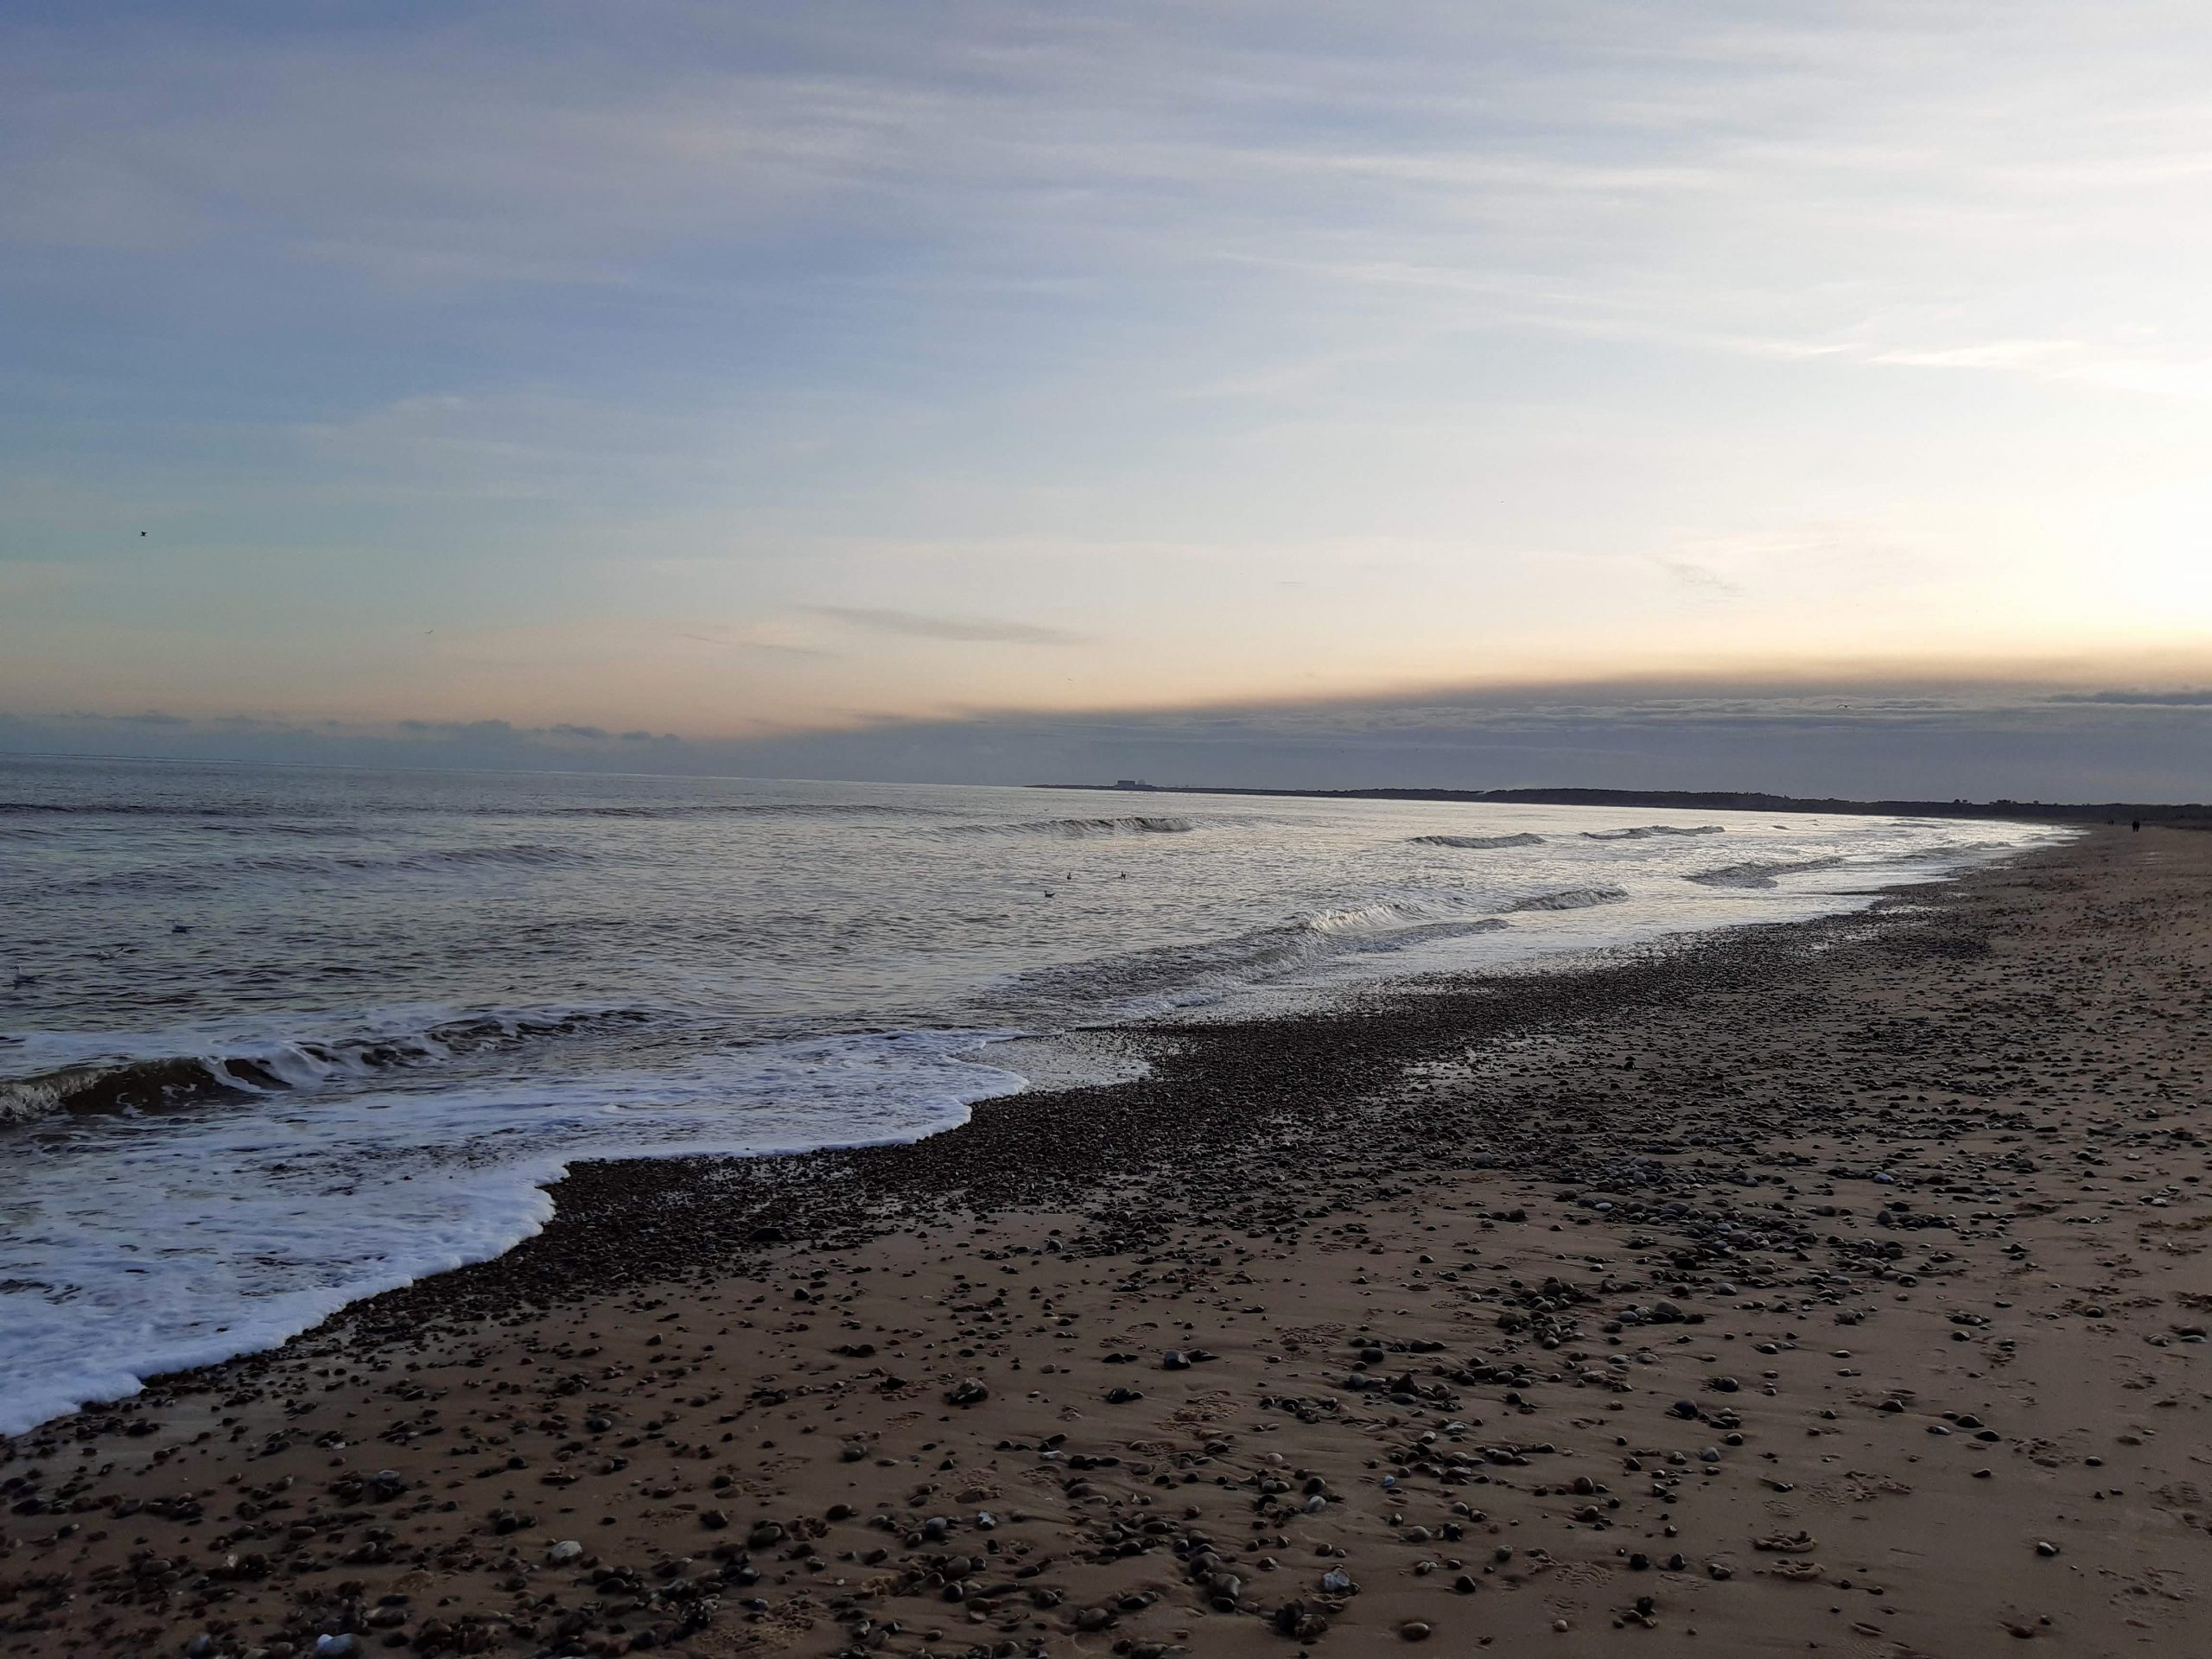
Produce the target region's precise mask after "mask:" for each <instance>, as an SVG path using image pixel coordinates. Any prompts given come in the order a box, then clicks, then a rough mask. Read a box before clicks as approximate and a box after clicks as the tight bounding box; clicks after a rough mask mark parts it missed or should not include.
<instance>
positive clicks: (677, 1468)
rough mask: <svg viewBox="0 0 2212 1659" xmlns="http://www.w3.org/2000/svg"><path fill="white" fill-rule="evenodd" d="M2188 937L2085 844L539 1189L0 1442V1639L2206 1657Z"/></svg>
mask: <svg viewBox="0 0 2212 1659" xmlns="http://www.w3.org/2000/svg"><path fill="white" fill-rule="evenodd" d="M2208 892H2212V836H2204V835H2197V834H2191V833H2188V832H2181V831H2161V830H2149V831H2145V832H2144V833H2142V834H2140V835H2131V834H2129V833H2127V832H2126V830H2125V829H2122V830H2120V831H2118V832H2104V833H2101V834H2097V835H2094V836H2092V837H2091V838H2089V839H2088V840H2087V841H2084V842H2081V843H2078V844H2076V845H2074V846H2071V847H2068V848H2065V849H2057V850H2055V851H2050V852H2045V853H2040V854H2037V855H2031V856H2029V857H2027V858H2025V859H2024V860H2022V861H2018V862H2016V863H2012V864H2010V865H2005V866H2001V867H1996V868H1990V869H1986V870H1984V871H1981V872H1978V873H1976V874H1972V875H1969V876H1967V877H1966V878H1964V879H1962V880H1958V881H1955V882H1953V883H1949V884H1946V885H1944V886H1942V887H1935V888H1921V889H1915V890H1910V891H1909V892H1907V893H1903V894H1900V895H1898V897H1897V899H1894V900H1891V901H1885V903H1884V904H1883V905H1882V906H1879V907H1878V909H1877V910H1876V911H1875V912H1872V914H1870V915H1865V916H1860V917H1856V918H1839V919H1836V920H1833V921H1829V922H1825V923H1818V924H1812V925H1802V926H1789V927H1777V928H1759V929H1751V930H1741V931H1737V932H1734V933H1732V934H1729V935H1726V936H1724V937H1722V938H1717V939H1713V940H1707V941H1700V942H1694V943H1692V944H1688V945H1687V946H1685V947H1683V948H1681V949H1679V950H1666V951H1649V952H1640V953H1636V954H1634V955H1631V956H1630V957H1625V958H1623V959H1619V960H1617V961H1613V962H1611V963H1605V964H1604V965H1600V966H1598V967H1595V968H1589V969H1577V970H1576V971H1573V972H1562V973H1558V974H1551V975H1545V976H1534V977H1524V978H1516V979H1510V980H1503V981H1499V982H1489V983H1480V984H1475V985H1471V986H1465V987H1461V988H1456V989H1452V990H1449V991H1443V992H1439V993H1437V994H1434V995H1423V996H1419V997H1397V998H1395V999H1392V1000H1389V1001H1376V1002H1374V1003H1372V1004H1370V1005H1368V1006H1363V1007H1356V1008H1353V1009H1350V1010H1347V1011H1344V1012H1342V1013H1340V1014H1331V1015H1329V1016H1327V1017H1324V1018H1310V1019H1300V1020H1282V1021H1276V1022H1263V1023H1259V1024H1254V1025H1245V1026H1236V1027H1220V1028H1216V1029H1210V1030H1205V1031H1201V1032H1198V1033H1188V1032H1185V1033H1172V1034H1171V1033H1132V1034H1131V1035H1130V1036H1129V1037H1128V1038H1127V1039H1121V1040H1127V1041H1128V1042H1129V1043H1130V1044H1132V1045H1133V1046H1136V1047H1139V1048H1144V1049H1148V1050H1149V1051H1150V1052H1152V1053H1153V1055H1154V1067H1155V1069H1154V1072H1153V1074H1152V1075H1151V1076H1150V1077H1147V1078H1146V1079H1144V1080H1142V1081H1140V1082H1136V1083H1132V1084H1122V1085H1120V1086H1117V1087H1115V1088H1111V1089H1103V1090H1066V1091H1062V1092H1058V1093H1053V1094H1042V1093H1033V1094H1030V1095H1027V1096H1017V1097H1014V1098H1011V1099H1007V1100H1004V1101H1000V1102H994V1103H986V1104H985V1105H984V1106H982V1107H981V1108H979V1109H978V1110H977V1112H976V1116H975V1119H974V1121H973V1122H971V1123H970V1124H969V1125H968V1126H967V1127H966V1128H962V1129H960V1130H957V1131H955V1132H953V1133H950V1134H947V1135H941V1136H938V1137H936V1138H934V1139H932V1140H931V1141H925V1142H923V1143H921V1144H920V1145H918V1146H914V1147H898V1148H883V1149H878V1150H874V1151H868V1152H860V1153H847V1154H812V1155H809V1156H807V1157H804V1158H795V1159H788V1160H774V1161H772V1162H763V1163H753V1164H736V1163H714V1162H703V1161H702V1162H682V1163H652V1164H645V1163H631V1164H620V1165H598V1166H588V1167H585V1168H581V1169H579V1170H578V1171H576V1172H575V1173H574V1174H573V1175H572V1176H571V1177H570V1179H569V1180H568V1181H566V1182H565V1183H563V1185H562V1186H561V1187H560V1188H559V1189H558V1190H557V1192H556V1198H557V1201H558V1205H559V1211H560V1212H559V1215H558V1217H556V1221H555V1222H554V1224H552V1225H551V1226H550V1228H549V1229H548V1230H547V1231H546V1232H545V1233H544V1234H543V1235H541V1236H539V1237H538V1238H537V1239H534V1240H532V1241H531V1242H530V1243H527V1244H525V1245H524V1246H523V1247H522V1248H520V1249H518V1250H516V1251H514V1252H512V1253H511V1254H510V1255H507V1256H505V1257H503V1258H502V1259H501V1260H499V1261H498V1262H490V1263H486V1264H484V1265H482V1266H480V1267H477V1268H467V1269H463V1270H461V1271H460V1272H457V1273H454V1274H448V1275H446V1276H444V1277H442V1278H440V1279H437V1280H435V1281H427V1282H425V1283H423V1284H420V1285H416V1286H414V1287H410V1288H409V1289H407V1290H404V1291H402V1292H398V1293H395V1294H391V1295H389V1296H385V1297H381V1298H378V1299H377V1300H374V1301H372V1302H369V1303H365V1304H363V1305H361V1306H359V1307H356V1308H354V1309H352V1310H349V1311H348V1312H347V1313H345V1314H343V1315H341V1316H340V1317H339V1318H338V1319H334V1320H333V1321H331V1322H330V1323H329V1324H328V1325H325V1326H323V1327H322V1328H321V1329H320V1330H318V1331H316V1332H311V1333H309V1334H308V1336H306V1337H303V1338H300V1339H298V1340H297V1341H296V1342H294V1343H292V1344H288V1345H287V1346H286V1347H285V1348H283V1349H282V1350H279V1351H277V1352H275V1353H273V1354H270V1355H264V1356H259V1357H253V1358H249V1359H246V1360H242V1361H238V1362H235V1363H231V1364H228V1365H224V1366H219V1367H214V1368H211V1369H210V1370H205V1371H200V1372H195V1373H190V1374H187V1375H185V1376H178V1377H175V1378H170V1379H165V1380H164V1382H163V1383H162V1384H161V1386H160V1387H158V1388H157V1389H154V1390H150V1391H149V1393H148V1394H146V1395H142V1396H140V1397H139V1398H137V1399H136V1400H134V1401H131V1402H124V1403H123V1404H121V1405H118V1406H114V1407H107V1408H99V1409H96V1410H92V1411H87V1412H86V1413H83V1414H79V1415H78V1416H76V1417H73V1418H69V1419H65V1420H62V1421H59V1422H56V1423H54V1424H53V1425H50V1426H49V1427H47V1428H45V1429H43V1430H41V1431H39V1432H37V1433H34V1434H31V1435H27V1436H24V1437H22V1438H21V1439H19V1440H15V1441H13V1442H7V1443H0V1497H4V1500H5V1503H6V1505H7V1509H6V1510H5V1511H4V1513H0V1526H3V1527H4V1532H0V1649H3V1650H5V1651H7V1652H9V1653H10V1654H13V1653H23V1654H64V1653H67V1654H88V1655H89V1654H101V1655H105V1654H111V1653H133V1654H136V1653H149V1654H172V1653H175V1654H184V1653H194V1654H226V1655H227V1654H241V1653H259V1654H264V1655H267V1656H270V1659H283V1656H287V1655H291V1656H298V1655H304V1654H309V1653H315V1652H317V1651H321V1652H322V1653H324V1654H328V1655H343V1654H348V1653H353V1654H365V1653H368V1652H371V1651H372V1650H377V1649H404V1650H406V1651H412V1652H416V1653H426V1654H435V1653H456V1652H457V1653H495V1654H539V1653H546V1654H611V1653H621V1652H641V1651H659V1650H663V1649H674V1650H677V1651H681V1652H685V1653H690V1654H697V1655H707V1656H713V1655H751V1654H785V1653H788V1654H805V1655H829V1654H841V1653H846V1652H862V1653H884V1654H914V1653H929V1654H937V1655H966V1654H994V1655H1027V1654H1052V1655H1075V1654H1098V1655H1105V1654H1116V1655H1124V1656H1129V1659H1145V1656H1154V1655H1162V1654H1169V1653H1177V1652H1183V1653H1189V1654H1192V1655H1199V1656H1211V1655H1217V1654H1218V1655H1225V1656H1240V1655H1247V1654H1250V1655H1261V1654H1274V1655H1285V1656H1287V1655H1294V1654H1297V1653H1300V1652H1301V1651H1310V1652H1313V1653H1316V1654H1327V1653H1337V1654H1345V1655H1357V1654H1364V1653H1369V1652H1373V1651H1377V1650H1381V1649H1385V1648H1395V1647H1396V1646H1397V1645H1399V1644H1400V1643H1406V1642H1415V1643H1419V1642H1427V1643H1432V1644H1434V1645H1435V1647H1436V1649H1437V1650H1440V1651H1445V1652H1452V1653H1474V1652H1478V1651H1483V1650H1488V1651H1492V1652H1497V1653H1499V1654H1504V1655H1516V1656H1517V1655H1521V1654H1524V1653H1543V1654H1548V1655H1557V1656H1594V1655H1600V1654H1612V1653H1638V1654H1649V1655H1687V1654H1706V1655H1731V1656H1732V1655H1754V1654H1782V1653H1790V1654H1802V1653H1808V1652H1813V1653H1825V1654H1843V1655H1854V1656H1870V1659H1872V1656H1883V1659H1903V1656H1943V1659H1951V1656H1970V1655H1976V1654H1982V1653H1994V1652H1999V1651H2006V1652H2010V1651H2016V1650H2018V1647H2019V1644H2020V1643H2022V1642H2023V1641H2031V1642H2041V1643H2047V1644H2049V1646H2050V1650H2051V1651H2054V1652H2061V1653H2065V1654H2068V1655H2078V1656H2093V1655H2104V1654H2122V1653H2126V1654H2151V1655H2183V1654H2189V1653H2194V1652H2198V1651H2206V1650H2212V1643H2208V1641H2207V1638H2205V1637H2203V1635H2202V1630H2203V1627H2204V1615H2203V1612H2202V1608H2201V1606H2200V1605H2199V1603H2200V1599H2201V1598H2202V1595H2203V1594H2204V1592H2205V1589H2206V1586H2207V1584H2208V1582H2212V1535H2208V1534H2212V1437H2208V1434H2207V1432H2206V1419H2205V1416H2204V1408H2205V1404H2206V1402H2207V1400H2208V1398H2212V1395H2208V1392H2207V1386H2208V1381H2212V1379H2208V1376H2207V1374H2206V1346H2205V1342H2204V1338H2205V1332H2206V1327H2207V1322H2208V1319H2212V1271H2208V1263H2207V1262H2206V1260H2205V1258H2204V1255H2203V1252H2204V1249H2205V1248H2206V1243H2207V1242H2208V1239H2212V1201H2208V1199H2207V1198H2206V1196H2205V1193H2204V1190H2203V1177H2204V1176H2205V1174H2206V1173H2207V1172H2208V1152H2207V1146H2206V1142H2205V1141H2204V1140H2203V1138H2202V1136H2203V1135H2204V1133H2205V1132H2206V1131H2207V1129H2208V1127H2212V1126H2208V1125H2207V1123H2206V1122H2205V1118H2204V1115H2203V1101H2204V1098H2205V1093H2206V1087H2207V1084H2206V1077H2205V1069H2204V1068H2205V1065H2206V1054H2205V1052H2204V1039H2205V1036H2206V1033H2207V1027H2208V1024H2212V923H2208V914H2207V905H2206V898H2205V895H2206V894H2207V893H2208ZM2031 1650H2032V1649H2031Z"/></svg>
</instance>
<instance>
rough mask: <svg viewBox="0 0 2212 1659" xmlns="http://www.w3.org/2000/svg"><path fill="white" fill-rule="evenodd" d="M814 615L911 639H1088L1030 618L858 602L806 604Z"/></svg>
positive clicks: (1036, 641)
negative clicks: (945, 613)
mask: <svg viewBox="0 0 2212 1659" xmlns="http://www.w3.org/2000/svg"><path fill="white" fill-rule="evenodd" d="M806 608H807V609H808V610H809V611H810V612H811V613H813V614H814V615H816V616H826V617H829V618H830V619H832V620H836V621H839V622H843V623H846V624H848V625H849V626H853V627H855V628H866V629H869V630H871V631H872V632H877V633H896V634H903V635H905V636H906V638H908V639H954V640H960V641H963V642H966V643H970V644H989V645H1088V644H1090V636H1089V635H1088V634H1081V633H1072V632H1069V631H1068V630H1067V629H1065V628H1046V627H1039V626H1037V625H1036V624H1034V623H1031V622H994V621H989V620H985V619H983V618H981V617H957V616H927V615H925V614H923V613H921V612H918V611H894V610H882V609H876V608H874V607H868V606H860V605H810V606H808V607H806Z"/></svg>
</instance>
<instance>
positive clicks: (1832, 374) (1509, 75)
mask: <svg viewBox="0 0 2212 1659" xmlns="http://www.w3.org/2000/svg"><path fill="white" fill-rule="evenodd" d="M2208 61H2212V10H2207V9H2205V8H2203V7H2202V6H2196V5H2188V4H2183V3H2173V0H2160V3H2138V0H2118V3H2109V4H2101V5H2097V6H2094V7H2091V6H2083V5H2081V4H2079V3H2078V0H2065V3H2050V0H2017V3H2012V4H2008V5H2006V6H2004V7H1992V6H1989V5H1987V4H1986V3H1974V4H1954V3H1948V0H1913V3H1897V4H1891V3H1857V0H1840V3H1839V0H1830V3H1822V4H1818V5H1813V4H1802V5H1801V4H1792V3H1787V0H1782V3H1774V0H1769V3H1758V4H1749V3H1741V4H1738V3H1708V0H1636V3H1619V4H1612V3H1580V0H1561V3H1552V4H1547V5H1544V6H1541V7H1530V6H1504V5H1489V4H1482V3H1469V0H1454V3H1430V0H1400V3H1394V4H1388V5H1383V6H1379V7H1372V8H1349V7H1344V6H1342V5H1320V4H1313V3H1306V0H1278V3H1271V4H1268V5H1264V6H1262V5H1255V4H1248V3H1236V0H1215V3H1207V0H1179V3H1158V4H1154V3H1116V0H1105V3H1101V4H1098V5H1095V6H1090V7H1069V6H1065V5H1051V4H1025V3H1012V0H974V3H963V4H958V5H951V4H944V3H931V0H896V3H882V4H876V3H866V0H851V3H822V0H813V3H776V0H760V3H751V4H747V5H744V6H730V5H727V4H693V3H664V0H625V3H624V4H623V5H621V6H620V7H609V6H605V5H588V6H587V5H571V4H563V3H537V4H530V5H516V4H472V3H467V0H459V3H448V4H441V5H436V6H431V5H414V4H404V3H399V4H395V3H383V4H378V5H373V6H371V5H353V4H346V3H315V0H307V3H301V0H292V3H287V4H277V3H224V0H207V3H200V4H196V5H194V6H192V7H189V8H185V7H176V6H173V5H139V6H133V5H113V4H105V3H100V0H77V3H71V4H67V5H60V4H48V3H42V0H16V3H14V4H11V5H10V6H9V7H7V8H5V9H4V10H0V747H12V748H16V749H29V750H33V751H49V750H55V749H70V750H86V749H90V750H92V751H95V752H100V753H153V754H166V753H192V754H232V755H236V756H238V757H239V758H252V759H280V760H348V761H358V760H368V759H374V760H378V763H380V764H386V763H388V764H410V763H416V764H432V765H436V764H488V765H524V764H550V765H563V766H568V765H573V766H587V767H604V768H616V769H637V770H674V771H711V770H722V769H731V770H739V771H748V772H760V771H763V770H767V771H771V772H781V773H782V774H784V775H800V776H861V777H908V776H912V777H918V778H935V779H950V780H958V779H974V780H976V781H985V780H988V781H1010V780H1015V779H1027V778H1031V777H1062V776H1065V777H1070V778H1074V777H1089V776H1096V775H1099V772H1100V770H1101V769H1102V768H1103V769H1105V770H1108V771H1112V772H1114V773H1115V775H1139V774H1141V775H1152V776H1158V777H1162V778H1164V779H1167V780H1173V781H1220V782H1227V783H1259V784H1275V785H1317V786H1326V785H1371V784H1389V783H1398V782H1404V783H1414V784H1463V785H1470V786H1485V785H1510V784H1531V783H1553V784H1596V785H1622V786H1637V787H1658V786H1665V785H1681V786H1683V787H1706V786H1713V787H1777V788H1782V787H1786V788H1790V789H1794V790H1799V791H1806V792H1815V793H1828V792H1865V793H1908V792H1909V793H1928V794H1934V795H1937V796H1939V797H1949V796H1952V795H1955V794H1959V793H2005V794H2012V795H2015V796H2018V797H2020V798H2037V797H2040V798H2062V797H2067V796H2079V795H2096V796H2099V797H2107V796H2111V795H2116V794H2121V793H2129V792H2133V793H2139V794H2142V795H2145V796H2147V797H2152V798H2156V797H2161V796H2163V797H2167V798H2203V797H2207V796H2212V780H2208V779H2207V777H2206V762H2207V761H2208V760H2212V696H2205V695H2202V693H2203V690H2204V688H2206V687H2208V686H2212V308H2209V307H2207V306H2206V305H2205V304H2204V303H2203V296H2204V295H2205V294H2206V293H2207V292H2212V100H2207V99H2205V98H2204V97H2203V95H2202V67H2203V65H2204V64H2205V63H2206V62H2208ZM1124 769H1126V770H1124ZM1969 782H1971V787H1968V786H1967V785H1968V784H1969ZM1947 784H1957V785H1960V786H1959V787H1956V788H1952V787H1944V786H1943V785H1947Z"/></svg>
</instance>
